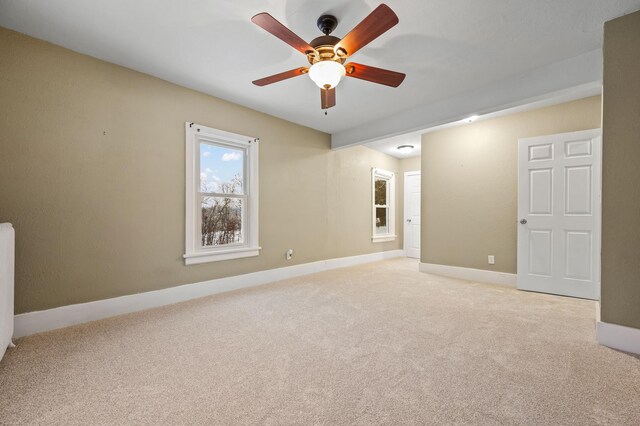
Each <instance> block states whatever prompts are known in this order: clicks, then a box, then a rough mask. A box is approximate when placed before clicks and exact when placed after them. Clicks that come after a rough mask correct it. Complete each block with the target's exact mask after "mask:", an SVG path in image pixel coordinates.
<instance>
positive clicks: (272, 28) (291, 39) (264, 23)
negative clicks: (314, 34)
mask: <svg viewBox="0 0 640 426" xmlns="http://www.w3.org/2000/svg"><path fill="white" fill-rule="evenodd" d="M251 21H252V22H253V23H254V24H256V25H257V26H259V27H260V28H262V29H264V30H266V31H268V32H270V33H271V34H273V35H274V36H276V37H278V38H279V39H280V40H282V41H284V42H285V43H287V44H288V45H289V46H291V47H293V48H294V49H296V50H299V51H300V52H302V53H304V54H305V55H306V54H307V53H308V52H313V51H314V50H315V49H314V48H313V47H311V46H309V43H307V42H306V41H304V40H303V39H301V38H300V37H298V36H297V35H296V34H295V33H294V32H293V31H291V30H290V29H289V28H287V27H285V26H284V25H282V24H281V23H280V22H278V20H277V19H276V18H274V17H273V16H271V15H269V14H268V13H266V12H263V13H258V14H257V15H256V16H254V17H253V18H251Z"/></svg>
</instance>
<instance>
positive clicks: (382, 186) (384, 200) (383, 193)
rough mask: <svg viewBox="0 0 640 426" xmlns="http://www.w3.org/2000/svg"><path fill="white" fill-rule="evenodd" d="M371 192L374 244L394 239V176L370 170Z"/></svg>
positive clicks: (390, 173)
mask: <svg viewBox="0 0 640 426" xmlns="http://www.w3.org/2000/svg"><path fill="white" fill-rule="evenodd" d="M371 181H372V192H373V196H372V198H373V214H372V218H373V236H372V237H371V239H372V240H373V242H374V243H376V242H383V241H394V240H395V239H396V229H395V228H396V227H395V222H396V211H395V186H396V184H395V182H396V179H395V175H394V174H393V173H392V172H388V171H386V170H381V169H372V170H371Z"/></svg>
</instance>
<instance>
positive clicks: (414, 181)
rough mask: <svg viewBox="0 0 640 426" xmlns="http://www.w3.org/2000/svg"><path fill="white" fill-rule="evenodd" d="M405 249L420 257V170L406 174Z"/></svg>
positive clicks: (410, 253)
mask: <svg viewBox="0 0 640 426" xmlns="http://www.w3.org/2000/svg"><path fill="white" fill-rule="evenodd" d="M404 251H405V254H406V255H407V257H415V258H418V259H419V258H420V171H417V172H405V174H404Z"/></svg>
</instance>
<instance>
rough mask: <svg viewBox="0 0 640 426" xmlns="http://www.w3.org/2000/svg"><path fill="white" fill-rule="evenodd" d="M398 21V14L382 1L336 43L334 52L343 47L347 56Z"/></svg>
mask: <svg viewBox="0 0 640 426" xmlns="http://www.w3.org/2000/svg"><path fill="white" fill-rule="evenodd" d="M398 22H399V19H398V16H397V15H396V14H395V13H394V12H393V10H391V8H390V7H389V6H387V5H386V4H384V3H383V4H381V5H380V6H378V7H377V8H376V9H375V10H374V11H373V12H371V13H370V14H369V16H367V17H366V18H364V19H363V20H362V22H360V23H359V24H358V25H356V27H355V28H354V29H352V30H351V32H350V33H349V34H347V35H346V36H344V38H343V39H342V40H340V42H338V44H336V46H335V49H336V52H337V51H338V49H343V50H344V51H345V52H346V55H347V56H351V55H353V54H354V53H356V52H357V51H358V50H360V49H361V48H362V47H364V46H366V45H367V44H369V43H371V42H372V41H373V40H375V39H376V38H378V37H379V36H380V35H381V34H383V33H384V32H385V31H387V30H388V29H389V28H391V27H393V26H394V25H396V24H397V23H398Z"/></svg>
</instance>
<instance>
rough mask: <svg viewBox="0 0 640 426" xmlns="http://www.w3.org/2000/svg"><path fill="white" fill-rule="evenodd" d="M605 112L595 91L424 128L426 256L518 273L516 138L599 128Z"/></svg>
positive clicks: (442, 261) (430, 259) (423, 257)
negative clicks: (555, 102)
mask: <svg viewBox="0 0 640 426" xmlns="http://www.w3.org/2000/svg"><path fill="white" fill-rule="evenodd" d="M600 116H601V113H600V97H599V96H596V97H591V98H587V99H582V100H578V101H574V102H570V103H566V104H561V105H556V106H552V107H548V108H542V109H537V110H533V111H527V112H522V113H517V114H512V115H509V116H505V117H499V118H495V119H491V120H485V121H480V122H476V123H472V124H467V125H462V126H458V127H454V128H450V129H444V130H440V131H435V132H432V133H426V134H424V135H423V136H422V212H421V213H422V230H421V232H422V240H421V248H422V252H421V261H422V262H425V263H435V264H441V265H451V266H461V267H467V268H476V269H486V270H492V271H500V272H511V273H515V272H516V219H517V218H516V215H517V200H516V196H517V180H518V177H517V170H518V162H517V149H518V139H519V138H525V137H531V136H540V135H547V134H554V133H563V132H571V131H577V130H584V129H592V128H598V127H600V121H601V120H600ZM488 255H494V256H495V261H496V263H495V265H489V264H487V256H488Z"/></svg>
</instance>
